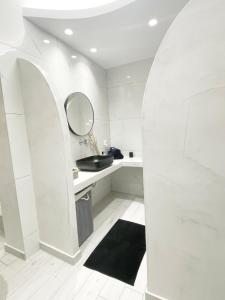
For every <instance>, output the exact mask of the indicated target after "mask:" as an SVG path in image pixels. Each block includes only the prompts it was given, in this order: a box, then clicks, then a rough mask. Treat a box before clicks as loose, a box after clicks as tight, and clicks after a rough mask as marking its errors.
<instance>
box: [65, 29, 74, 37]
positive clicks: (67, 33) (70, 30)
mask: <svg viewBox="0 0 225 300" xmlns="http://www.w3.org/2000/svg"><path fill="white" fill-rule="evenodd" d="M64 33H65V34H66V35H73V30H72V29H70V28H66V29H65V30H64Z"/></svg>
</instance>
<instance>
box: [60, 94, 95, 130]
mask: <svg viewBox="0 0 225 300" xmlns="http://www.w3.org/2000/svg"><path fill="white" fill-rule="evenodd" d="M65 110H66V116H67V121H68V124H69V128H70V130H71V131H72V132H73V133H74V134H76V135H79V136H84V135H87V134H89V133H90V131H91V129H92V127H93V125H94V110H93V107H92V104H91V102H90V100H89V98H88V97H87V96H86V95H84V94H83V93H78V92H77V93H73V94H71V95H69V96H68V98H67V99H66V102H65Z"/></svg>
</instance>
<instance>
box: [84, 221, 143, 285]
mask: <svg viewBox="0 0 225 300" xmlns="http://www.w3.org/2000/svg"><path fill="white" fill-rule="evenodd" d="M145 250H146V243H145V226H143V225H140V224H136V223H133V222H128V221H124V220H118V221H117V222H116V224H115V225H114V226H113V227H112V228H111V230H110V231H109V232H108V233H107V235H106V236H105V237H104V239H103V240H102V241H101V242H100V243H99V245H98V246H97V247H96V248H95V250H94V251H93V252H92V254H91V255H90V256H89V258H88V260H87V261H86V262H85V264H84V266H85V267H87V268H90V269H93V270H96V271H98V272H101V273H103V274H105V275H108V276H111V277H114V278H117V279H119V280H121V281H123V282H126V283H128V284H131V285H134V282H135V279H136V276H137V272H138V269H139V267H140V264H141V261H142V258H143V256H144V254H145Z"/></svg>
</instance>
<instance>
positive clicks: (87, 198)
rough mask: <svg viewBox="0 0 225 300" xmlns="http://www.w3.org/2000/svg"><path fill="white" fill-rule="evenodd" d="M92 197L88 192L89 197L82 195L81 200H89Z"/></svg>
mask: <svg viewBox="0 0 225 300" xmlns="http://www.w3.org/2000/svg"><path fill="white" fill-rule="evenodd" d="M89 199H90V196H89V194H87V197H86V198H85V197H82V198H81V200H85V201H88V200H89Z"/></svg>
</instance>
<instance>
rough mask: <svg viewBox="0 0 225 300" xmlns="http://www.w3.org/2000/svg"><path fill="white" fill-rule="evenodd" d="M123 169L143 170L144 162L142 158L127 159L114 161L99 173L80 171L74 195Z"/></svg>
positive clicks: (75, 182)
mask: <svg viewBox="0 0 225 300" xmlns="http://www.w3.org/2000/svg"><path fill="white" fill-rule="evenodd" d="M122 167H133V168H135V167H136V168H142V167H143V160H142V158H140V157H133V158H129V157H125V158H123V159H119V160H114V161H113V164H112V165H111V166H110V167H108V168H106V169H104V170H102V171H99V172H84V171H80V172H79V175H78V178H76V179H74V181H73V183H74V194H76V193H78V192H79V191H81V190H83V189H84V188H86V187H87V186H89V185H91V184H93V183H95V182H96V181H98V180H100V179H102V178H104V177H105V176H107V175H110V174H112V173H113V172H115V171H116V170H118V169H120V168H122Z"/></svg>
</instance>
